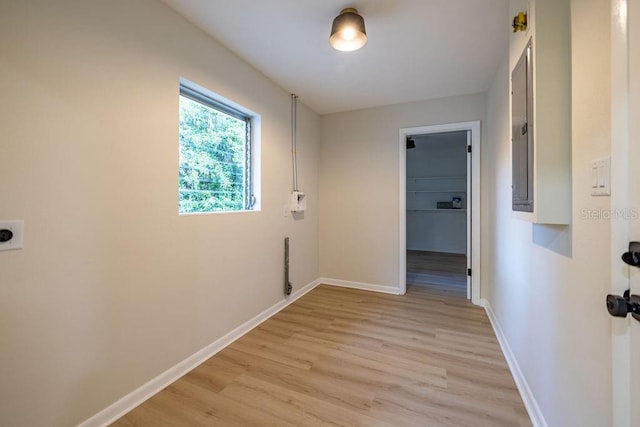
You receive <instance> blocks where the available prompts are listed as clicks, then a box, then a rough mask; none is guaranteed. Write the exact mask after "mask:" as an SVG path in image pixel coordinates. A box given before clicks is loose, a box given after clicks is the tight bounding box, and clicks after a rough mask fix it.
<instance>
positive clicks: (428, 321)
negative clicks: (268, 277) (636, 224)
mask: <svg viewBox="0 0 640 427" xmlns="http://www.w3.org/2000/svg"><path fill="white" fill-rule="evenodd" d="M407 265H408V267H409V271H408V273H407V283H408V288H407V294H406V295H404V296H395V295H388V294H380V293H372V292H366V291H362V290H357V289H345V288H338V287H332V286H326V285H321V286H318V287H317V288H315V289H314V290H313V291H311V292H310V293H308V294H307V295H305V296H304V297H302V298H301V299H299V300H298V301H296V302H295V303H293V304H292V305H290V306H288V307H287V308H285V309H284V310H282V311H281V312H279V313H277V314H276V315H274V316H273V317H271V318H270V319H269V320H267V321H265V322H264V323H262V324H261V325H260V326H258V327H257V328H255V329H254V330H253V331H251V332H249V333H248V334H246V335H245V336H243V337H242V338H240V339H238V340H237V341H235V342H234V343H233V344H231V345H230V346H228V347H227V348H225V349H224V350H222V351H220V352H219V353H218V354H216V355H215V356H214V357H212V358H211V359H209V360H208V361H206V362H204V363H203V364H202V365H200V366H199V367H197V368H195V369H194V370H193V371H191V372H189V373H188V374H186V375H185V376H184V377H182V378H181V379H179V380H178V381H176V382H175V383H173V384H171V385H170V386H168V387H166V388H165V389H164V390H163V391H161V392H160V393H158V394H156V395H155V396H153V397H152V398H151V399H149V400H148V401H146V402H145V403H143V404H142V405H140V406H139V407H138V408H136V409H134V410H133V411H131V412H129V413H128V414H126V415H125V416H124V417H122V418H121V419H119V420H118V421H116V422H115V423H114V425H116V426H119V427H139V426H154V427H155V426H200V425H203V426H204V425H208V426H211V425H220V426H271V425H273V426H276V425H277V426H293V425H295V426H327V425H332V426H380V427H388V426H432V427H440V426H443V427H462V426H483V427H485V426H486V427H492V426H497V427H530V426H531V423H530V420H529V418H528V416H527V413H526V410H525V408H524V405H523V403H522V400H521V398H520V395H519V394H518V391H517V388H516V386H515V383H514V381H513V378H512V377H511V374H510V372H509V369H508V367H507V364H506V362H505V360H504V357H503V355H502V353H501V351H500V346H499V344H498V341H497V339H496V337H495V335H494V334H493V330H492V329H491V325H490V323H489V320H488V319H487V316H486V314H485V312H484V310H483V309H481V308H479V307H476V306H474V305H473V304H471V303H470V302H469V301H468V300H467V299H466V277H465V274H466V259H465V257H464V256H459V255H451V254H436V253H423V252H416V251H410V252H409V253H408V258H407Z"/></svg>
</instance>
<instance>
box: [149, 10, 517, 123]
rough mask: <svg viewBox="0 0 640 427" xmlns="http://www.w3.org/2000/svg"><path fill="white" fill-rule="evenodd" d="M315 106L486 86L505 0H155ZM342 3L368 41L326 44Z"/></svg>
mask: <svg viewBox="0 0 640 427" xmlns="http://www.w3.org/2000/svg"><path fill="white" fill-rule="evenodd" d="M162 1H163V2H164V3H166V4H167V5H169V6H170V7H171V8H173V9H174V10H176V11H177V12H178V13H180V14H181V15H183V16H184V17H185V18H187V19H188V20H189V21H191V22H192V23H193V24H195V25H196V26H198V27H200V28H201V29H203V30H204V31H205V32H207V33H209V34H210V35H211V36H213V37H214V38H215V39H216V40H218V41H220V42H221V43H222V44H223V45H225V46H227V47H228V48H229V49H231V50H232V51H234V52H236V53H237V54H238V55H239V56H240V57H242V58H243V59H244V60H245V61H247V62H248V63H250V64H251V65H253V66H254V67H255V68H257V69H258V70H260V71H261V72H262V73H264V74H265V75H266V76H268V77H269V78H271V79H272V80H273V81H275V82H276V83H277V84H279V85H280V86H281V87H283V88H284V89H286V90H287V91H289V92H291V93H296V94H297V95H298V96H299V97H300V100H301V101H302V102H303V103H304V104H306V105H307V106H309V107H310V108H311V109H313V110H314V111H316V112H317V113H319V114H327V113H334V112H340V111H347V110H354V109H360V108H367V107H373V106H380V105H389V104H397V103H402V102H409V101H418V100H424V99H431V98H439V97H445V96H453V95H461V94H468V93H477V92H483V91H486V90H488V88H489V85H490V83H491V81H492V79H493V76H494V75H495V72H496V71H497V67H498V64H499V62H500V60H501V59H502V56H503V54H504V52H505V49H506V46H507V42H508V35H509V28H510V25H509V24H510V22H509V18H508V15H507V3H508V1H507V0H354V1H352V2H350V1H348V0H162ZM345 7H356V8H357V9H358V11H359V12H360V14H361V15H362V16H363V17H364V19H365V23H366V29H367V36H368V42H367V44H366V45H365V46H364V47H363V48H362V49H360V50H358V51H355V52H339V51H336V50H333V49H332V48H331V47H330V46H329V43H328V40H329V32H330V30H331V22H332V21H333V18H334V17H335V16H336V15H338V13H339V12H340V10H341V9H343V8H345Z"/></svg>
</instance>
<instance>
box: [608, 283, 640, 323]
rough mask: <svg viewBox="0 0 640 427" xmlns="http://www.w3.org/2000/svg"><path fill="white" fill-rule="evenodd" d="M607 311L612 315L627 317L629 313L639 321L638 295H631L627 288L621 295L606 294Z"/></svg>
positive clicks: (639, 299) (639, 296)
mask: <svg viewBox="0 0 640 427" xmlns="http://www.w3.org/2000/svg"><path fill="white" fill-rule="evenodd" d="M607 311H609V314H610V315H612V316H614V317H627V314H629V313H631V315H632V316H633V318H634V319H636V320H638V321H640V295H631V293H630V292H629V290H628V289H627V290H626V291H625V292H624V295H623V296H620V295H607Z"/></svg>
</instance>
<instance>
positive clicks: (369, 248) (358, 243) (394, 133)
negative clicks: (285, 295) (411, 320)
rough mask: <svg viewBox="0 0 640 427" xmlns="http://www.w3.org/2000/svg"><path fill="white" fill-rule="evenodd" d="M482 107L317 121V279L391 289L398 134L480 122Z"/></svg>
mask: <svg viewBox="0 0 640 427" xmlns="http://www.w3.org/2000/svg"><path fill="white" fill-rule="evenodd" d="M485 106H486V95H485V94H474V95H466V96H457V97H450V98H442V99H434V100H429V101H422V102H412V103H406V104H399V105H391V106H386V107H379V108H371V109H365V110H356V111H351V112H345V113H339V114H330V115H325V116H322V119H321V123H322V124H321V129H322V137H321V149H320V199H321V206H320V218H321V220H320V275H321V276H322V277H326V278H331V279H338V280H346V281H354V282H363V283H367V284H372V285H382V286H389V287H394V288H397V287H398V286H399V284H398V278H399V275H400V270H399V268H400V267H399V264H400V259H399V253H400V248H399V244H400V243H399V239H400V237H399V229H400V226H399V224H400V218H399V215H400V213H399V204H400V199H399V170H398V168H399V158H398V156H399V150H398V135H399V130H400V129H401V128H407V127H417V126H426V125H435V124H445V123H455V122H467V121H474V120H482V121H484V118H485Z"/></svg>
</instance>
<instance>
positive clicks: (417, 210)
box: [407, 209, 467, 212]
mask: <svg viewBox="0 0 640 427" xmlns="http://www.w3.org/2000/svg"><path fill="white" fill-rule="evenodd" d="M466 211H467V210H466V209H407V212H466Z"/></svg>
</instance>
